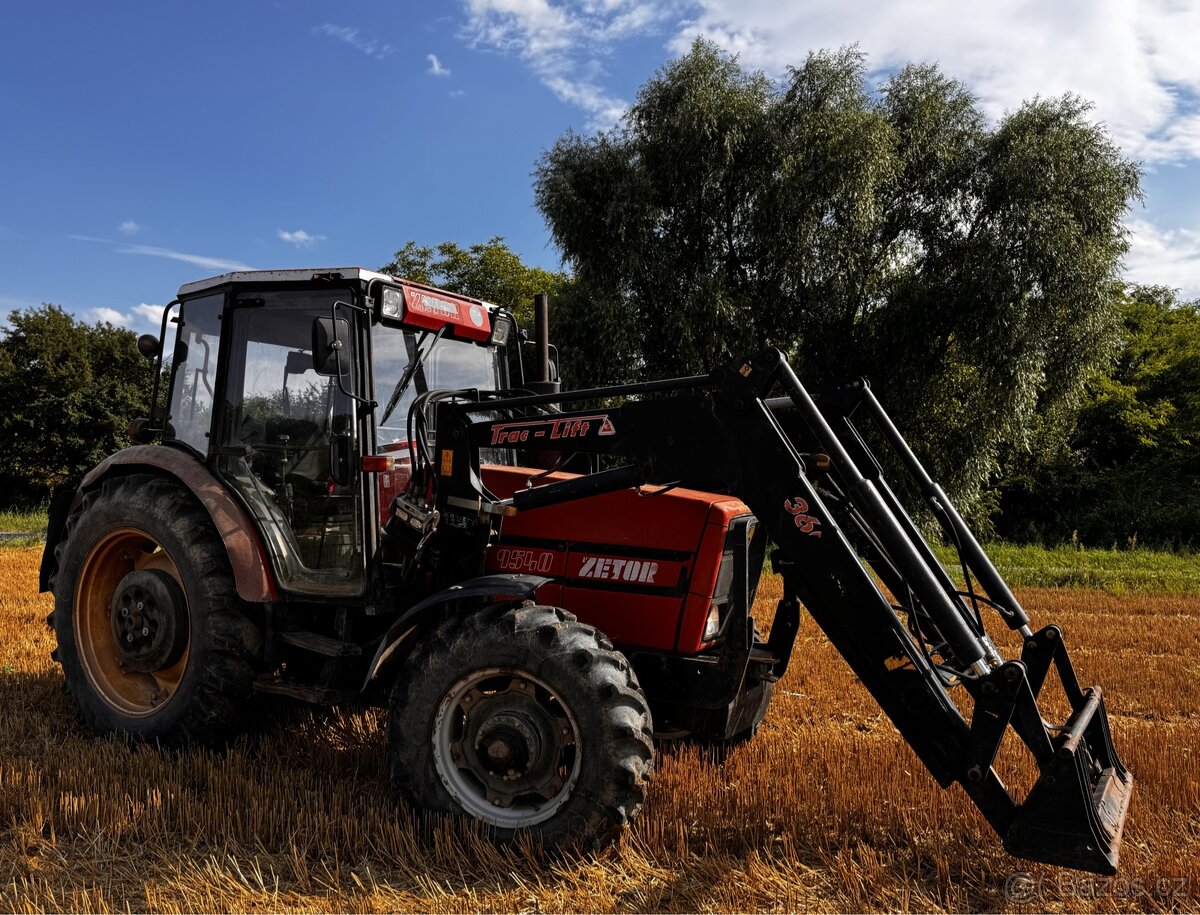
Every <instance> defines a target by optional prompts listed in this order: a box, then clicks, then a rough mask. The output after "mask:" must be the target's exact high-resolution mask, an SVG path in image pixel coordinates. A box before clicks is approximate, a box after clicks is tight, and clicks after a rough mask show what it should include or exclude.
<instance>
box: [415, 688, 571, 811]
mask: <svg viewBox="0 0 1200 915" xmlns="http://www.w3.org/2000/svg"><path fill="white" fill-rule="evenodd" d="M432 743H433V757H434V764H435V767H436V769H437V773H438V777H439V778H440V779H441V781H442V784H443V786H444V787H445V788H446V790H447V791H448V792H449V793H450V796H451V797H452V798H453V799H454V800H455V802H456V803H457V804H458V805H459V806H460V807H461V808H462V809H463V810H464V811H465V812H466V813H468V814H470V815H471V816H473V817H475V818H476V819H479V820H482V821H483V822H485V823H488V824H490V825H492V826H499V827H502V828H506V829H519V828H523V827H529V826H536V825H538V824H540V823H544V822H545V821H546V820H549V819H550V818H551V817H553V816H554V815H555V814H556V813H558V811H559V810H561V809H562V807H563V805H565V804H566V803H567V802H568V801H569V800H570V799H571V795H572V794H573V792H574V789H575V784H576V782H577V781H578V780H579V773H580V769H581V764H582V750H583V745H582V740H581V735H580V731H579V724H578V722H577V721H576V719H575V715H574V713H573V712H572V710H571V708H570V706H569V705H567V704H566V703H565V702H563V701H562V699H561V697H559V695H558V694H557V692H556V691H555V690H554V689H553V688H552V687H551V686H550V685H549V684H548V683H546V682H545V681H544V680H541V679H539V678H538V677H535V676H533V675H532V674H530V673H528V672H526V671H524V670H521V669H519V668H515V667H489V668H485V669H483V670H478V671H474V672H472V673H470V674H467V675H466V676H464V677H462V678H460V679H459V680H458V681H457V682H455V684H454V685H453V686H452V687H451V688H450V689H449V690H448V691H447V693H446V695H445V696H444V697H443V699H442V701H441V702H440V703H439V704H438V708H437V711H436V713H435V717H434V722H433V735H432Z"/></svg>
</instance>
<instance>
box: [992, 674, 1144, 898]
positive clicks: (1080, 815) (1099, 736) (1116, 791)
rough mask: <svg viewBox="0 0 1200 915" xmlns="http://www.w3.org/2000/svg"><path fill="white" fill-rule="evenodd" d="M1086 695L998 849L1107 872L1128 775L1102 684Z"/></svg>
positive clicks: (1115, 850)
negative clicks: (1119, 754) (1117, 748)
mask: <svg viewBox="0 0 1200 915" xmlns="http://www.w3.org/2000/svg"><path fill="white" fill-rule="evenodd" d="M1084 696H1085V700H1084V703H1083V705H1082V706H1080V708H1078V709H1077V710H1076V711H1075V712H1074V713H1073V714H1072V715H1071V717H1070V718H1069V719H1068V720H1067V723H1066V725H1065V728H1064V731H1063V739H1062V743H1061V744H1060V745H1059V747H1058V748H1057V750H1055V752H1054V756H1053V758H1052V759H1051V760H1050V761H1049V763H1048V764H1047V765H1046V766H1044V767H1043V769H1042V774H1041V777H1040V778H1039V779H1038V781H1037V784H1036V785H1034V787H1033V789H1032V790H1031V791H1030V792H1029V795H1028V796H1027V797H1026V798H1025V802H1024V803H1023V804H1021V806H1020V808H1019V809H1018V811H1017V813H1016V817H1015V818H1014V820H1013V823H1012V825H1011V826H1010V827H1009V830H1008V834H1007V835H1006V836H1005V837H1004V848H1005V849H1006V850H1007V851H1008V852H1009V854H1012V855H1016V856H1017V857H1019V858H1028V859H1029V860H1031V861H1041V862H1043V863H1044V864H1054V865H1057V866H1059V867H1073V868H1078V869H1079V870H1085V871H1092V872H1094V873H1098V874H1105V875H1112V874H1115V873H1116V872H1117V857H1118V855H1119V854H1120V850H1121V832H1122V829H1123V828H1124V826H1125V814H1126V813H1127V812H1128V810H1129V799H1130V797H1131V795H1132V794H1133V776H1132V775H1131V774H1130V773H1129V771H1128V770H1127V769H1126V768H1125V767H1124V766H1123V765H1121V761H1120V760H1119V759H1118V758H1117V754H1116V751H1115V750H1114V749H1113V745H1112V737H1111V735H1110V734H1109V731H1108V714H1107V712H1106V711H1105V709H1104V698H1103V696H1102V694H1101V691H1100V687H1098V686H1093V687H1091V688H1089V689H1087V690H1086V691H1085V692H1084Z"/></svg>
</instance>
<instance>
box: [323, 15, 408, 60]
mask: <svg viewBox="0 0 1200 915" xmlns="http://www.w3.org/2000/svg"><path fill="white" fill-rule="evenodd" d="M313 34H314V35H327V36H328V37H330V38H336V39H337V40H338V41H342V42H345V43H346V44H348V45H350V47H352V48H354V49H355V50H356V51H361V52H362V53H363V54H366V55H367V56H368V57H374V58H375V59H376V60H383V59H384V58H386V57H390V56H391V55H392V54H395V53H396V49H395V48H393V47H392V46H391V45H390V44H386V43H384V42H381V41H379V40H378V39H376V38H369V37H366V36H364V35H363V34H362V32H361V31H359V30H358V29H356V28H354V27H353V26H348V25H334V24H333V23H331V22H325V23H322V24H321V25H318V26H316V27H315V28H314V29H313Z"/></svg>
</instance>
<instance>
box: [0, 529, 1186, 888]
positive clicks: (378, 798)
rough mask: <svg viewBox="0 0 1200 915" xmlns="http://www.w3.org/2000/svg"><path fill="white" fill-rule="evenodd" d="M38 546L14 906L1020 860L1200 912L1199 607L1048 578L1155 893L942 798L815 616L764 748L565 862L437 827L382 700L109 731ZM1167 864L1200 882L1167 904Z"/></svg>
mask: <svg viewBox="0 0 1200 915" xmlns="http://www.w3.org/2000/svg"><path fill="white" fill-rule="evenodd" d="M37 560H38V554H37V552H36V551H33V550H7V551H3V552H0V670H2V672H0V910H5V911H18V912H40V911H62V910H86V911H102V912H103V911H110V910H122V911H123V910H134V911H143V910H148V911H162V912H174V911H205V912H224V911H260V910H266V911H277V910H288V911H372V912H374V911H530V912H537V911H545V912H551V911H563V910H566V911H647V910H650V911H697V912H726V911H799V910H812V911H841V910H857V911H864V910H865V911H876V910H897V911H900V910H903V911H909V910H933V911H938V910H953V911H977V910H983V911H999V910H1011V909H1013V908H1014V907H1013V906H1012V905H1010V904H1009V903H1008V902H1007V901H1006V899H1005V895H1004V886H1005V881H1006V879H1007V878H1008V876H1009V875H1010V874H1012V873H1013V872H1014V871H1017V870H1028V871H1030V872H1031V873H1032V874H1033V876H1034V877H1035V878H1040V879H1041V880H1042V881H1043V882H1042V887H1043V891H1044V893H1045V895H1044V896H1043V897H1042V900H1041V901H1040V902H1038V903H1037V904H1036V905H1035V906H1033V907H1032V908H1036V909H1050V910H1064V911H1122V910H1161V909H1172V908H1175V909H1188V910H1195V909H1197V908H1200V759H1198V758H1197V757H1198V756H1200V598H1197V597H1177V596H1155V595H1137V596H1127V597H1116V596H1113V595H1105V594H1097V593H1094V592H1086V591H1061V592H1054V591H1025V592H1023V597H1024V598H1025V600H1026V602H1027V605H1029V606H1031V608H1032V609H1033V610H1035V611H1037V621H1040V622H1047V621H1050V620H1054V621H1056V622H1059V623H1060V624H1062V625H1063V626H1064V627H1065V629H1066V631H1067V634H1068V638H1069V639H1070V644H1073V645H1074V646H1075V651H1074V655H1075V657H1076V660H1077V664H1078V665H1079V667H1080V668H1081V669H1082V675H1083V678H1084V679H1085V680H1087V681H1088V682H1094V681H1098V682H1101V683H1103V684H1104V686H1105V689H1106V692H1107V693H1108V695H1109V696H1110V697H1111V702H1110V705H1111V711H1112V713H1113V714H1112V722H1113V729H1114V732H1115V739H1116V741H1117V744H1118V747H1119V749H1120V750H1121V752H1122V754H1123V756H1124V758H1125V760H1126V762H1127V763H1128V764H1129V765H1130V767H1131V768H1132V769H1133V770H1134V772H1135V773H1136V775H1137V778H1138V782H1139V784H1138V787H1137V790H1136V791H1135V794H1134V802H1133V811H1132V814H1131V815H1130V819H1129V822H1128V824H1127V829H1126V841H1125V846H1124V850H1123V854H1122V867H1121V870H1122V878H1127V879H1130V880H1135V881H1141V883H1142V885H1143V887H1144V888H1145V889H1146V890H1147V892H1144V893H1138V892H1132V891H1131V888H1130V887H1129V886H1128V885H1127V884H1112V885H1109V886H1107V887H1106V886H1104V885H1099V886H1097V885H1095V884H1091V885H1089V884H1082V885H1081V884H1076V885H1075V887H1074V891H1072V888H1071V885H1070V884H1069V883H1066V882H1063V881H1065V880H1069V879H1070V875H1069V872H1064V871H1057V870H1055V869H1052V868H1046V867H1040V866H1036V865H1024V864H1022V863H1020V862H1018V861H1015V860H1013V859H1011V858H1008V857H1007V856H1005V855H1004V854H1003V852H1002V851H1001V850H1000V847H999V841H998V840H997V839H996V838H995V836H994V835H992V834H991V832H990V831H989V829H988V827H987V825H986V823H985V822H984V821H983V819H982V818H981V817H980V816H979V815H978V814H977V813H976V812H975V811H974V808H973V807H971V805H970V804H969V802H968V801H967V800H966V798H965V796H964V795H963V794H962V793H961V791H960V790H959V789H958V788H954V789H952V790H951V791H946V792H943V791H941V790H940V789H938V788H937V786H936V785H935V784H934V782H933V780H932V779H931V778H930V777H929V776H928V774H927V773H926V772H925V770H924V769H923V768H922V767H921V766H920V764H919V763H918V762H917V760H916V758H915V757H914V756H913V754H912V753H911V752H910V751H909V750H908V748H907V747H906V746H905V745H904V744H903V743H902V741H901V740H900V739H899V737H898V736H897V735H896V733H895V731H894V729H893V728H892V726H891V724H890V723H889V722H888V721H887V720H886V719H885V718H883V716H882V715H881V714H880V712H879V711H878V709H877V708H876V707H875V706H874V704H873V703H872V701H871V700H870V698H869V696H867V694H866V692H865V691H864V690H863V689H862V687H861V686H859V685H858V684H857V683H856V682H855V681H854V678H853V677H852V676H851V675H850V674H849V673H848V670H847V668H846V665H845V664H844V662H843V661H842V660H841V659H840V658H839V657H838V656H837V655H836V654H835V653H834V651H833V650H832V648H830V646H829V645H828V643H827V642H826V641H825V640H824V638H823V637H822V636H821V634H820V633H819V632H818V631H817V630H816V628H815V626H814V625H813V624H812V622H811V620H808V619H806V621H805V625H804V627H803V630H802V632H801V635H800V639H799V643H798V645H797V650H796V655H795V659H794V661H793V666H792V669H791V670H790V671H789V673H788V675H787V677H786V678H785V680H784V681H783V682H782V683H781V684H780V689H779V690H778V691H777V693H776V697H777V698H776V702H775V703H774V705H773V707H772V710H771V713H770V715H769V717H768V720H767V723H766V725H765V726H764V728H763V731H762V732H761V733H760V735H759V736H758V737H757V738H756V739H755V740H754V741H752V742H751V743H750V744H748V745H746V746H744V747H742V748H740V749H739V750H738V751H736V752H735V753H734V754H733V756H732V757H731V758H730V759H729V760H728V761H727V762H726V763H725V765H724V766H716V765H714V764H712V763H711V762H709V761H707V760H703V759H701V758H699V756H698V755H697V753H696V751H695V750H693V749H689V748H682V747H681V748H670V749H667V750H665V751H664V752H663V753H662V754H661V756H660V763H659V772H658V776H657V778H656V781H655V783H654V786H653V788H652V791H651V797H650V801H649V803H648V805H647V807H646V809H645V811H644V812H643V814H642V816H641V818H640V819H639V821H638V823H637V826H636V828H634V829H633V830H632V831H630V832H629V833H628V834H627V836H626V837H625V839H624V840H623V841H622V842H621V844H620V845H619V846H618V847H616V848H613V849H610V850H608V851H606V852H604V853H603V854H601V855H598V856H594V857H588V858H583V859H579V858H573V859H566V860H557V861H555V860H545V859H543V858H541V857H540V856H539V855H538V854H536V853H535V852H534V851H532V850H530V849H525V848H517V849H504V850H497V849H496V848H494V847H492V846H491V845H489V844H487V843H486V842H483V841H481V840H480V839H479V838H478V837H477V836H475V835H473V834H472V833H471V831H470V830H467V829H464V828H462V827H458V826H453V825H445V824H429V823H419V822H414V819H413V817H412V815H411V814H410V813H409V812H408V811H406V810H405V809H403V808H401V807H400V806H399V805H398V804H397V803H396V802H395V801H393V800H392V798H391V797H390V795H389V792H388V789H387V785H386V781H385V777H384V769H383V758H384V752H383V740H382V731H381V728H380V723H381V722H380V719H379V716H378V714H377V713H375V712H359V713H347V714H336V715H333V716H332V717H328V718H326V719H320V718H313V717H303V718H302V720H301V721H300V722H299V724H298V725H297V726H295V727H293V728H290V729H278V728H277V729H276V730H275V731H274V732H271V733H267V734H263V735H259V736H253V737H246V738H242V739H241V740H239V741H238V742H237V743H236V744H235V745H234V746H232V747H231V748H229V749H228V750H226V751H223V752H214V751H189V752H183V753H167V752H163V751H159V750H157V749H155V748H153V747H138V748H128V747H126V746H124V745H123V744H121V743H118V742H114V741H106V740H96V739H94V738H91V737H89V736H88V735H86V734H85V733H84V732H82V730H81V729H80V728H79V727H78V726H77V725H76V724H75V723H74V717H73V713H72V709H71V706H70V704H69V702H68V700H67V698H66V697H65V696H64V695H63V693H62V688H61V675H60V673H59V670H58V668H57V667H56V666H53V665H52V664H51V662H50V660H49V653H50V649H51V647H52V646H51V641H52V639H51V636H50V634H49V633H48V632H47V631H46V629H45V627H44V625H43V622H42V621H43V618H44V617H45V615H46V613H47V612H48V611H49V600H48V598H47V597H45V596H39V595H37V594H36V593H35V592H36V583H35V582H36V568H37ZM772 585H773V583H769V584H768V585H767V586H766V587H764V591H765V592H767V593H765V594H764V598H763V599H764V604H763V605H762V606H760V608H759V612H760V613H768V606H769V604H768V603H767V602H769V601H771V600H772V598H774V597H777V596H778V590H777V585H774V587H775V589H776V590H775V593H774V594H773V595H772V594H771V593H770V591H771V587H772ZM768 615H769V613H768ZM1158 878H1181V879H1184V880H1188V881H1190V884H1189V892H1188V893H1186V894H1185V895H1182V896H1159V895H1156V894H1155V892H1154V891H1155V889H1156V885H1155V883H1154V881H1155V880H1157V879H1158ZM1177 886H1178V884H1174V883H1173V884H1165V885H1164V887H1165V888H1167V889H1171V890H1174V889H1176V888H1177ZM1138 888H1139V887H1137V886H1136V884H1135V886H1134V887H1133V888H1132V889H1133V890H1136V889H1138ZM1089 889H1091V890H1100V891H1101V892H1100V893H1099V896H1100V898H1089V896H1090V897H1096V896H1097V895H1098V894H1097V893H1096V892H1092V893H1087V892H1082V893H1081V891H1086V890H1089Z"/></svg>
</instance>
